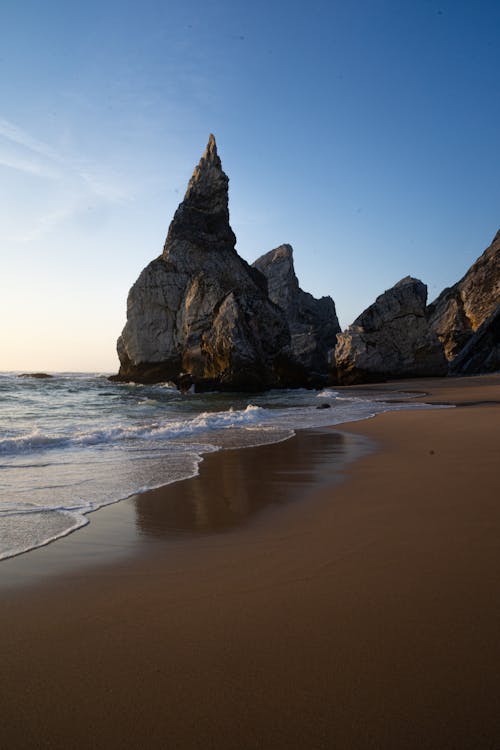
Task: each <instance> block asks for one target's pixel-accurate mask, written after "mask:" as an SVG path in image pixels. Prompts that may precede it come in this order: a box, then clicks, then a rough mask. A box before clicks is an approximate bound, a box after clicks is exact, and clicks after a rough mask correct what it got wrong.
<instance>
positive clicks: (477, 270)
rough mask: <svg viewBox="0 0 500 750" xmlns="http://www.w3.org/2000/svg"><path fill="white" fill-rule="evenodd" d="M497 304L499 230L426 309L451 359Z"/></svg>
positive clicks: (499, 289) (499, 287) (499, 299)
mask: <svg viewBox="0 0 500 750" xmlns="http://www.w3.org/2000/svg"><path fill="white" fill-rule="evenodd" d="M498 305H500V231H499V232H498V233H497V234H496V236H495V238H494V240H493V242H492V244H491V245H490V246H489V247H488V248H487V249H486V250H485V251H484V253H483V254H482V255H481V257H480V258H478V260H477V261H476V262H475V263H474V264H473V265H472V266H471V267H470V268H469V270H468V271H467V273H466V274H465V276H464V277H463V278H462V279H460V281H458V282H457V283H456V284H454V285H453V286H451V287H449V288H447V289H445V290H444V291H443V292H441V294H440V295H439V297H438V298H437V299H436V300H435V301H434V302H433V303H432V304H431V305H429V307H428V308H427V314H428V318H429V321H430V324H431V327H432V329H433V331H434V332H435V333H436V334H437V335H438V337H439V339H440V341H441V342H442V344H443V347H444V351H445V354H446V357H447V359H448V360H453V359H454V358H455V357H456V356H457V355H458V354H459V353H460V351H461V350H462V349H463V347H464V346H465V345H466V344H467V342H468V341H469V340H470V339H471V338H472V336H473V335H474V332H475V331H477V330H478V328H479V327H480V326H481V325H482V324H483V323H484V322H485V321H486V319H487V318H489V317H490V316H491V315H492V313H493V312H494V311H495V310H496V308H497V307H498Z"/></svg>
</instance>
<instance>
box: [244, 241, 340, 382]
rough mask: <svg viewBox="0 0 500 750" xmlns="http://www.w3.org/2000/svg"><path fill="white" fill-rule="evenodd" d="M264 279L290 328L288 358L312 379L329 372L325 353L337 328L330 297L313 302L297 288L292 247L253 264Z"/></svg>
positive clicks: (306, 293)
mask: <svg viewBox="0 0 500 750" xmlns="http://www.w3.org/2000/svg"><path fill="white" fill-rule="evenodd" d="M253 265H254V266H255V268H257V269H258V270H259V271H261V272H262V273H263V274H264V276H265V277H266V279H267V288H268V294H269V297H270V299H271V300H272V301H273V302H274V303H275V304H276V305H277V306H278V307H279V308H280V309H281V310H282V311H283V312H284V314H285V316H286V319H287V321H288V325H289V327H290V336H291V341H290V358H291V359H292V360H293V361H294V362H295V363H296V364H297V366H298V367H299V368H300V367H301V368H303V369H304V370H305V371H307V372H308V373H309V375H310V377H311V378H313V377H314V376H318V375H319V376H321V375H324V376H326V374H327V373H328V369H329V366H328V352H329V351H330V350H331V349H332V348H334V347H335V344H336V340H337V333H339V332H340V326H339V322H338V319H337V313H336V311H335V304H334V302H333V300H332V298H331V297H321V299H315V298H314V297H313V296H312V295H311V294H309V293H308V292H304V291H303V290H302V289H301V288H300V287H299V282H298V280H297V276H296V275H295V269H294V265H293V249H292V247H291V245H280V246H279V247H277V248H276V249H274V250H271V251H270V252H268V253H266V254H265V255H262V256H261V257H260V258H259V259H258V260H256V261H255V263H254V264H253Z"/></svg>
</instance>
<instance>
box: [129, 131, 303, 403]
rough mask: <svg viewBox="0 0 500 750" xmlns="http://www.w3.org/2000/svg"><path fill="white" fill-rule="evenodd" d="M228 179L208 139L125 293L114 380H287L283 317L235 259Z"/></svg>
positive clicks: (257, 383) (225, 386) (226, 386)
mask: <svg viewBox="0 0 500 750" xmlns="http://www.w3.org/2000/svg"><path fill="white" fill-rule="evenodd" d="M228 182H229V181H228V178H227V176H226V175H225V173H224V172H223V170H222V165H221V161H220V158H219V156H218V154H217V147H216V143H215V139H214V137H213V136H212V135H211V136H210V139H209V142H208V145H207V148H206V150H205V153H204V154H203V156H202V158H201V160H200V163H199V164H198V166H197V167H196V168H195V170H194V173H193V176H192V177H191V180H190V181H189V184H188V188H187V191H186V195H185V197H184V200H183V202H182V203H181V204H180V205H179V207H178V209H177V211H176V212H175V215H174V218H173V220H172V222H171V224H170V228H169V231H168V235H167V239H166V241H165V245H164V248H163V253H162V255H161V256H160V257H159V258H156V260H153V261H152V263H150V264H149V265H148V266H147V267H146V268H145V269H144V270H143V271H142V273H141V274H140V276H139V278H138V279H137V281H136V282H135V284H134V285H133V287H132V288H131V290H130V292H129V295H128V301H127V323H126V325H125V328H124V330H123V332H122V335H121V336H120V338H119V340H118V344H117V350H118V356H119V358H120V371H119V374H118V376H116V379H118V380H132V381H135V382H159V381H163V380H173V381H174V382H176V383H178V384H182V385H183V386H184V387H185V386H186V385H188V384H189V383H190V382H193V383H194V384H195V386H196V388H197V389H199V390H203V389H207V388H210V389H211V388H218V389H221V390H255V389H263V388H269V387H275V386H280V385H286V384H287V366H288V363H287V360H286V351H287V346H288V345H289V343H290V332H289V329H288V325H287V321H286V319H285V316H284V315H283V313H282V311H281V310H280V309H279V308H278V307H277V306H276V305H275V304H274V303H273V302H272V301H271V300H270V299H269V298H268V295H267V284H266V280H265V278H264V277H263V276H262V274H261V273H260V272H259V271H258V270H256V269H254V268H252V267H251V266H250V265H249V264H248V263H246V262H245V261H244V260H243V259H242V258H240V257H239V256H238V254H237V253H236V250H235V247H234V246H235V242H236V238H235V236H234V233H233V231H232V229H231V226H230V224H229V210H228ZM283 352H285V354H283Z"/></svg>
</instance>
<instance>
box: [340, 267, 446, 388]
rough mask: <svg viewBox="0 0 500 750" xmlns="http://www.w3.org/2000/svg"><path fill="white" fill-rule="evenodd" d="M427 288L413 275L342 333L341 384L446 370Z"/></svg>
mask: <svg viewBox="0 0 500 750" xmlns="http://www.w3.org/2000/svg"><path fill="white" fill-rule="evenodd" d="M426 301H427V287H426V285H425V284H423V283H422V282H421V281H419V280H418V279H413V278H411V277H410V276H407V277H406V278H404V279H402V280H401V281H400V282H398V283H397V284H396V285H395V286H394V287H392V289H389V290H388V291H386V292H384V294H381V295H380V296H379V297H377V299H376V301H375V302H374V303H373V305H370V307H368V308H367V309H366V310H365V311H364V312H363V313H362V314H361V315H360V316H359V317H358V318H357V319H356V320H355V321H354V323H353V324H352V325H350V326H349V327H348V328H347V330H346V331H344V332H343V333H341V334H339V335H338V337H337V341H338V343H337V346H336V349H335V365H336V371H337V379H338V382H339V383H342V384H344V385H350V384H354V383H363V382H365V383H366V382H374V381H377V380H384V379H387V378H411V377H425V376H430V375H446V372H447V363H446V359H445V356H444V353H443V347H442V345H441V343H440V341H439V339H438V338H437V336H436V334H435V333H434V332H433V331H432V330H431V329H430V326H429V323H428V321H427V318H426V314H425V313H426V307H425V305H426Z"/></svg>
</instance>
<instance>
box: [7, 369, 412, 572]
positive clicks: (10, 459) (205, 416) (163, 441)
mask: <svg viewBox="0 0 500 750" xmlns="http://www.w3.org/2000/svg"><path fill="white" fill-rule="evenodd" d="M405 396H409V394H402V393H396V394H395V393H392V394H389V393H384V394H381V393H379V394H374V393H373V392H372V393H368V392H364V391H351V390H349V391H348V392H346V391H342V393H340V392H338V391H335V390H334V389H325V390H323V391H310V390H305V389H298V390H281V391H268V392H265V393H262V394H258V395H256V394H252V395H249V394H243V393H242V394H221V393H205V394H194V393H189V394H185V395H183V394H181V393H180V392H179V391H178V390H177V389H176V388H175V387H172V386H171V385H168V384H158V385H137V384H127V383H113V382H110V381H109V380H108V379H107V377H106V375H104V374H98V373H92V374H89V373H61V374H55V375H54V376H53V377H51V378H47V379H36V378H20V377H19V374H18V373H0V560H1V559H3V558H7V557H11V556H13V555H16V554H20V553H21V552H27V551H29V550H31V549H34V548H36V547H39V546H41V545H44V544H47V543H49V542H51V541H54V540H56V539H57V538H59V537H61V536H65V535H66V534H68V533H70V532H71V531H74V530H75V529H77V528H79V527H81V526H84V525H85V524H87V523H88V521H89V518H88V514H89V513H91V512H92V511H95V510H97V509H98V508H100V507H102V506H104V505H108V504H110V503H115V502H118V501H119V500H122V499H124V498H126V497H130V496H131V495H133V494H136V493H140V492H144V491H145V490H147V489H152V488H154V487H158V486H161V485H165V484H169V483H171V482H176V481H179V480H181V479H186V478H188V477H192V476H194V475H196V474H197V472H198V465H199V463H200V461H202V457H203V454H205V453H208V452H211V451H216V450H228V449H232V448H241V447H246V446H256V445H263V444H265V443H273V442H279V441H282V440H286V439H288V438H290V437H292V436H293V435H294V431H295V430H296V429H299V428H300V429H303V428H308V427H322V426H327V425H337V424H342V423H344V422H351V421H356V420H360V419H366V418H367V417H371V416H374V415H375V414H379V413H381V412H385V411H393V410H398V409H402V408H404V409H408V408H413V409H418V408H426V407H425V405H423V404H417V403H413V404H412V403H411V402H410V403H401V402H400V399H402V398H404V397H405ZM391 399H392V400H391ZM325 404H329V406H330V407H331V408H321V409H318V406H321V405H325Z"/></svg>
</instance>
